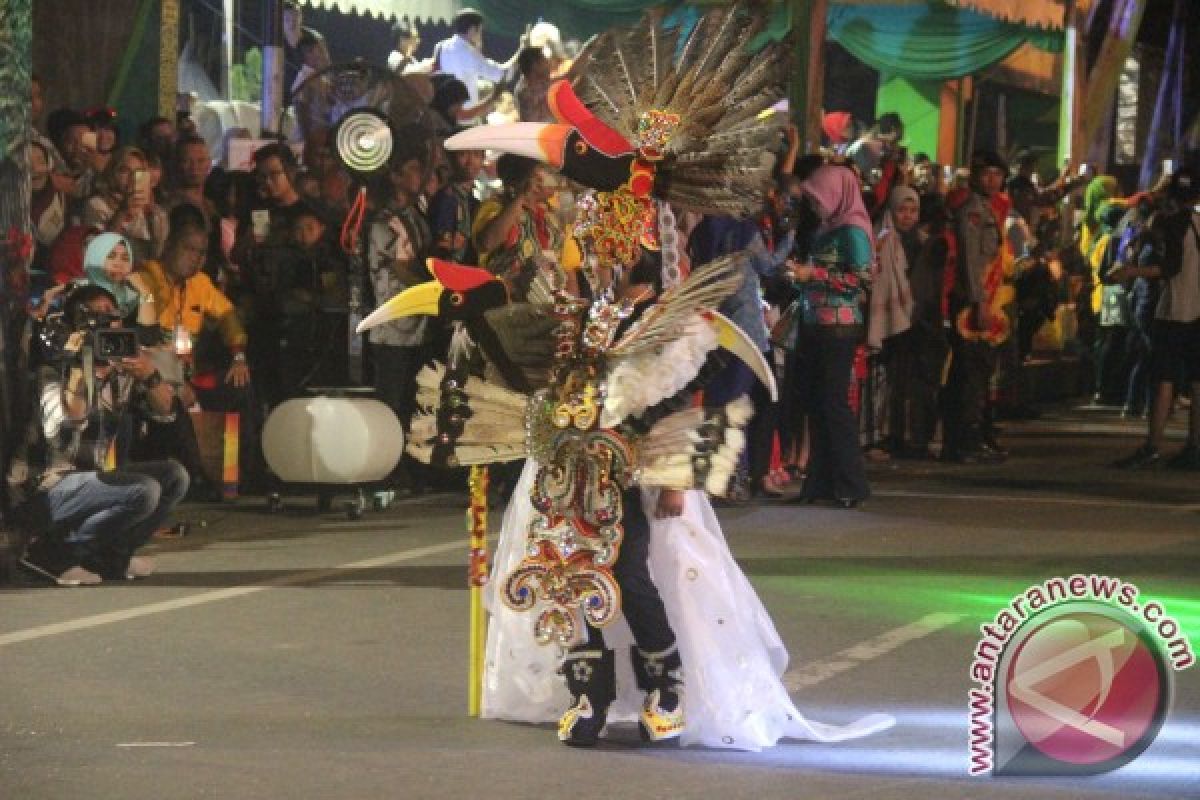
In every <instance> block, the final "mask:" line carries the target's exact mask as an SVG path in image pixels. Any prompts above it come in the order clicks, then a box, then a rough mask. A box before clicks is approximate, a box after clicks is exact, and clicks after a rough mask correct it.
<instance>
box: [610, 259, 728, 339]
mask: <svg viewBox="0 0 1200 800" xmlns="http://www.w3.org/2000/svg"><path fill="white" fill-rule="evenodd" d="M745 257H746V256H745V254H744V253H740V252H739V253H733V254H731V255H727V256H722V257H721V258H718V259H715V260H713V261H710V262H708V263H707V264H705V265H704V266H702V267H698V268H696V269H694V270H692V272H691V274H689V275H688V276H687V279H686V280H684V281H683V283H681V284H679V285H678V286H676V287H674V288H672V289H668V290H667V291H666V292H664V293H663V296H662V297H661V298H659V300H658V302H657V303H655V304H654V305H653V306H651V307H650V308H649V309H647V310H646V313H644V314H643V315H642V317H641V318H640V319H639V320H638V321H637V322H635V323H634V324H633V325H631V326H629V330H627V331H625V333H624V334H623V335H622V336H621V338H620V339H618V340H617V341H616V342H615V343H614V344H613V346H612V347H611V348H610V349H609V351H608V357H609V359H610V360H611V359H622V358H628V357H630V356H633V355H637V354H638V353H642V352H645V351H647V350H650V349H652V348H656V347H661V346H663V345H666V344H668V343H669V342H672V341H674V340H676V339H678V338H679V335H680V332H681V330H683V329H685V328H686V326H687V325H688V324H690V322H691V319H692V317H694V316H695V315H696V314H697V313H698V312H702V311H711V310H713V309H715V308H716V307H717V306H719V305H720V304H721V301H722V300H724V299H725V298H726V297H728V296H729V295H731V294H733V293H734V292H735V291H737V288H738V287H739V286H741V284H742V261H741V260H742V259H743V258H745Z"/></svg>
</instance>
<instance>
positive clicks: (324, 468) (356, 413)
mask: <svg viewBox="0 0 1200 800" xmlns="http://www.w3.org/2000/svg"><path fill="white" fill-rule="evenodd" d="M262 446H263V455H264V456H265V458H266V460H267V464H268V465H269V466H270V467H271V469H272V471H274V473H275V474H276V475H278V476H279V478H280V479H281V480H283V481H286V482H288V483H335V484H336V483H343V484H353V483H367V482H370V481H378V480H382V479H383V478H386V477H387V476H388V475H389V474H390V473H391V471H392V470H393V469H395V467H396V464H397V463H399V461H400V456H401V455H402V454H403V453H404V429H403V428H402V427H401V426H400V421H399V420H398V419H396V415H395V414H393V413H392V410H391V409H390V408H388V407H387V406H386V405H384V404H383V403H381V402H379V401H378V400H372V399H370V398H364V397H300V398H296V399H293V400H288V401H287V402H285V403H281V404H280V405H279V406H278V407H277V408H276V409H275V410H274V411H272V412H271V415H270V416H269V417H267V422H266V425H264V426H263V433H262Z"/></svg>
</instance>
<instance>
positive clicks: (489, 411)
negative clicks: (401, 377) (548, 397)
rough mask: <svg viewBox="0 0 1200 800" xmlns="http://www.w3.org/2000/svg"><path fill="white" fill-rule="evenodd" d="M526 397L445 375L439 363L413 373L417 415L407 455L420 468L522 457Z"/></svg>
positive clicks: (463, 376)
mask: <svg viewBox="0 0 1200 800" xmlns="http://www.w3.org/2000/svg"><path fill="white" fill-rule="evenodd" d="M527 405H528V398H527V397H526V396H525V395H523V394H521V393H519V392H514V391H511V390H509V389H505V388H504V387H502V386H497V385H495V384H493V383H489V382H488V381H485V380H483V379H481V378H477V377H474V376H468V375H466V374H465V373H464V374H461V375H455V374H450V375H448V373H447V372H446V367H445V366H443V365H442V364H433V365H431V366H428V367H425V368H424V369H422V370H421V372H420V373H418V375H417V409H418V411H417V413H416V414H414V415H413V419H412V424H411V426H410V431H409V436H408V448H407V449H408V453H409V455H411V456H412V457H413V458H415V459H417V460H418V461H420V462H422V463H425V464H431V463H432V464H436V465H437V466H450V467H455V466H469V465H472V464H496V463H500V462H504V461H516V460H518V459H522V458H525V456H526V440H525V410H526V406H527Z"/></svg>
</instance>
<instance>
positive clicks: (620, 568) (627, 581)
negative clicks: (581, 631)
mask: <svg viewBox="0 0 1200 800" xmlns="http://www.w3.org/2000/svg"><path fill="white" fill-rule="evenodd" d="M621 502H622V503H623V504H624V506H625V518H624V526H625V536H624V539H623V540H622V542H621V552H620V554H619V555H618V556H617V563H616V564H614V565H613V577H614V578H616V580H617V585H618V586H620V587H621V608H622V611H624V613H625V620H626V622H628V623H629V630H630V631H632V633H633V640H634V642H636V643H637V646H638V647H639V648H641V649H642V650H644V651H646V652H647V653H660V652H662V651H663V650H666V649H668V648H670V647H671V646H672V645H674V644H675V632H674V631H673V630H671V622H670V620H668V619H667V609H666V607H665V606H663V601H662V597H661V596H660V595H659V593H658V587H657V586H655V585H654V581H653V580H651V578H650V566H649V564H648V563H647V557H648V556H649V553H650V521H649V520H648V519H646V513H645V512H644V511H643V510H642V490H641V489H639V488H637V487H636V486H635V487H633V488H631V489H626V490H625V491H624V492H622V494H621ZM596 647H604V633H603V631H601V630H600V629H599V628H595V627H592V626H591V625H589V626H588V643H587V644H585V645H582V646H580V647H578V648H576V649H590V648H596Z"/></svg>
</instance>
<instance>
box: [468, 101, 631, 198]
mask: <svg viewBox="0 0 1200 800" xmlns="http://www.w3.org/2000/svg"><path fill="white" fill-rule="evenodd" d="M548 99H549V101H550V108H551V110H552V111H553V112H554V115H555V117H556V118H557V119H558V120H559V122H557V123H541V122H512V123H509V124H506V125H480V126H478V127H475V128H471V129H470V130H466V131H463V132H462V133H458V134H455V135H454V136H451V137H450V138H449V139H447V140H446V149H447V150H498V151H500V152H502V153H512V154H513V155H518V156H524V157H525V158H532V159H534V160H535V161H540V162H542V163H543V164H548V165H550V166H551V167H553V168H554V169H556V170H558V171H559V172H561V173H562V174H563V175H566V176H567V177H568V178H570V179H571V180H573V181H576V182H578V183H581V184H583V185H584V186H588V187H591V188H592V189H596V190H598V191H601V192H612V191H615V190H617V189H618V188H620V187H621V186H624V185H625V184H627V183H628V182H629V179H630V175H631V174H632V169H633V162H634V158H635V153H634V148H633V146H632V145H631V144H630V143H629V141H628V140H627V139H626V138H625V137H624V136H622V135H621V134H620V133H618V132H617V131H615V130H613V129H612V128H611V127H609V126H608V125H606V124H604V122H602V121H601V120H600V119H598V118H597V117H596V116H595V115H594V114H592V113H591V112H590V111H589V110H588V109H587V108H586V107H585V106H584V105H583V103H581V102H580V101H579V98H577V97H576V96H575V93H574V91H573V90H572V89H571V85H570V84H569V83H567V82H566V81H559V82H557V83H555V84H554V85H553V86H551V87H550V91H549V94H548Z"/></svg>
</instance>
